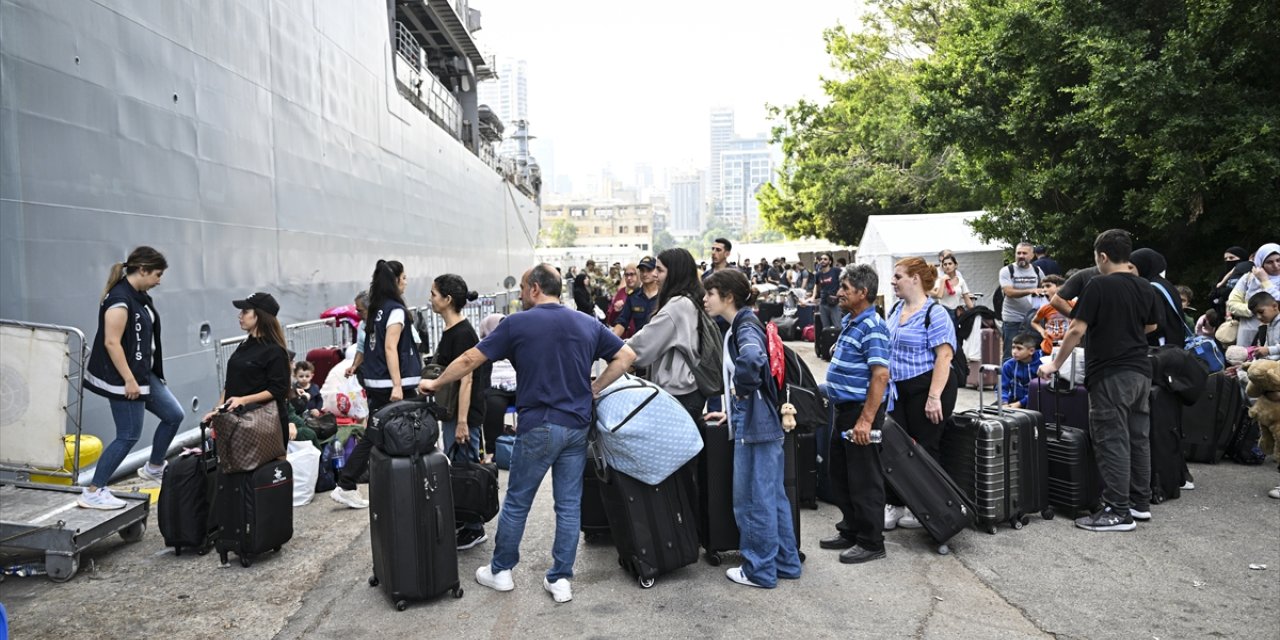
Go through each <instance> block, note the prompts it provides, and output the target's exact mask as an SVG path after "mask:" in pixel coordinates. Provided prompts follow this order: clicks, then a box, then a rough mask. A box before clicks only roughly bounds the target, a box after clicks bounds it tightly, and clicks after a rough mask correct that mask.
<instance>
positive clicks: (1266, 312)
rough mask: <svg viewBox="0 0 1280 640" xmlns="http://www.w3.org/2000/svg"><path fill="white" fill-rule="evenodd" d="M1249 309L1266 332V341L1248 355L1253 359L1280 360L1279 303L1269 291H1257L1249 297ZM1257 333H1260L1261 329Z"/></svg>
mask: <svg viewBox="0 0 1280 640" xmlns="http://www.w3.org/2000/svg"><path fill="white" fill-rule="evenodd" d="M1249 311H1251V312H1253V316H1254V317H1255V318H1257V319H1258V321H1259V322H1261V323H1262V326H1263V327H1265V328H1266V332H1267V337H1266V341H1265V342H1263V343H1262V344H1261V345H1260V346H1258V347H1257V348H1256V349H1253V350H1252V351H1251V353H1250V354H1249V355H1250V356H1252V357H1253V358H1255V359H1262V358H1265V359H1267V360H1280V303H1278V302H1276V299H1275V298H1274V297H1272V295H1271V294H1270V293H1267V292H1266V291H1259V292H1258V293H1255V294H1253V297H1251V298H1249ZM1258 333H1262V330H1261V329H1260V330H1259V331H1258ZM1255 344H1256V343H1255Z"/></svg>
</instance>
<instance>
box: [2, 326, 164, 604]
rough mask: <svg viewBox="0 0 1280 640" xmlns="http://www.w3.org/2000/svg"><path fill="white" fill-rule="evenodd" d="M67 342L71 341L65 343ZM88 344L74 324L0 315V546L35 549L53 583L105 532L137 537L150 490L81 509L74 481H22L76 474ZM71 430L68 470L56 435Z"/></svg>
mask: <svg viewBox="0 0 1280 640" xmlns="http://www.w3.org/2000/svg"><path fill="white" fill-rule="evenodd" d="M73 347H76V348H74V349H73ZM87 360H88V345H87V344H86V343H85V339H84V334H83V333H81V332H80V330H79V329H76V328H75V327H64V326H59V325H48V324H35V323H29V322H20V321H16V320H0V388H3V390H4V394H5V406H4V407H3V408H0V439H2V440H3V441H4V443H5V446H4V449H3V450H2V451H0V471H4V472H8V473H9V474H15V475H16V478H17V479H16V480H13V479H7V478H6V479H4V480H0V505H3V507H2V508H0V548H4V549H16V550H19V551H25V552H34V553H43V554H44V557H45V569H46V571H47V572H48V575H49V579H51V580H53V581H54V582H65V581H67V580H70V579H71V578H72V577H73V576H74V575H75V574H76V571H77V570H78V569H79V567H80V553H81V552H82V551H84V550H85V549H87V548H89V547H91V546H93V545H94V544H97V543H98V542H101V541H102V540H104V539H107V538H109V537H111V536H112V535H116V534H119V535H120V537H122V538H124V539H125V540H126V541H129V542H136V541H138V540H141V539H142V534H143V533H144V532H145V531H146V527H147V514H148V512H149V510H150V508H151V501H150V496H148V495H147V494H145V493H141V492H138V491H136V490H134V491H131V492H128V493H119V494H116V497H118V498H120V499H122V500H124V501H125V502H126V506H125V507H124V508H123V509H115V510H112V511H101V510H97V509H81V508H79V507H78V506H77V505H76V498H77V496H78V495H79V493H80V491H81V488H80V487H77V486H69V487H67V486H58V485H49V484H40V483H33V482H29V481H27V480H28V479H29V478H30V476H31V474H32V473H39V474H40V475H43V476H53V477H62V478H68V477H69V478H71V481H72V483H73V485H74V483H75V482H76V480H77V479H78V477H79V474H80V436H81V434H82V426H81V417H82V415H83V402H84V387H83V381H84V368H85V364H86V361H87ZM68 423H70V425H71V427H72V428H71V432H72V433H74V435H75V436H76V438H75V446H74V451H73V455H72V460H71V470H70V471H66V470H59V471H48V470H47V469H58V468H61V467H63V458H64V456H65V451H66V449H65V446H66V445H65V443H64V440H63V434H64V433H66V432H67V431H68V429H67V424H68Z"/></svg>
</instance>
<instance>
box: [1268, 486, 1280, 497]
mask: <svg viewBox="0 0 1280 640" xmlns="http://www.w3.org/2000/svg"><path fill="white" fill-rule="evenodd" d="M1267 495H1268V496H1271V497H1272V498H1275V499H1276V500H1280V487H1276V488H1274V489H1272V490H1270V491H1268V492H1267Z"/></svg>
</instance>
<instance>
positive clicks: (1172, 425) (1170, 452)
mask: <svg viewBox="0 0 1280 640" xmlns="http://www.w3.org/2000/svg"><path fill="white" fill-rule="evenodd" d="M1150 403H1151V431H1150V441H1151V504H1160V503H1161V502H1164V501H1166V500H1175V499H1177V498H1180V497H1182V470H1183V467H1185V466H1186V461H1185V460H1183V459H1182V406H1183V405H1182V401H1181V400H1179V399H1178V397H1177V396H1175V395H1174V394H1173V392H1171V391H1167V390H1165V389H1163V388H1161V387H1158V386H1154V385H1153V386H1152V387H1151V400H1150Z"/></svg>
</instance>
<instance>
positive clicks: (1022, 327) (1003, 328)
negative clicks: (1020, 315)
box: [1000, 320, 1034, 364]
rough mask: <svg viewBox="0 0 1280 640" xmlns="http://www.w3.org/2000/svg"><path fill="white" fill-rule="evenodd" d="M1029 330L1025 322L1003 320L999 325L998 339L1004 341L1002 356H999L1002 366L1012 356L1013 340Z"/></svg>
mask: <svg viewBox="0 0 1280 640" xmlns="http://www.w3.org/2000/svg"><path fill="white" fill-rule="evenodd" d="M1028 330H1029V328H1028V327H1027V323H1026V321H1025V320H1024V321H1022V322H1014V321H1012V320H1005V321H1003V322H1002V323H1001V325H1000V337H1001V338H1002V339H1003V340H1004V351H1003V352H1002V353H1003V354H1004V355H1002V356H1001V359H1000V363H1001V364H1003V363H1004V361H1005V360H1008V359H1009V358H1010V357H1011V356H1012V355H1013V339H1014V338H1016V337H1018V334H1020V333H1026V332H1027V331H1028ZM1032 333H1034V331H1032Z"/></svg>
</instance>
